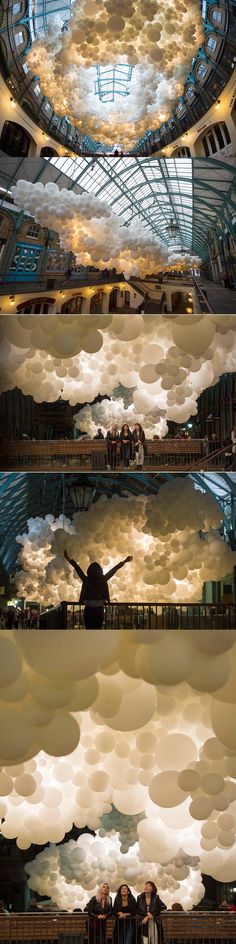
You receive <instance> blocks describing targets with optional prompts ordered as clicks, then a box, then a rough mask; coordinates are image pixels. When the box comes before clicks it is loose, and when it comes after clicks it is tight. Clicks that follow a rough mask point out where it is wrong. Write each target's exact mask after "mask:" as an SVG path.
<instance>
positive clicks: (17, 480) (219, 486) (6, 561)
mask: <svg viewBox="0 0 236 944" xmlns="http://www.w3.org/2000/svg"><path fill="white" fill-rule="evenodd" d="M180 475H181V478H186V477H187V473H180ZM174 477H175V476H174V474H173V473H168V472H165V473H156V474H155V475H153V474H152V475H151V474H147V473H146V474H145V473H144V474H143V475H142V476H140V475H139V474H138V473H136V474H135V473H129V474H126V473H121V474H120V475H119V476H117V475H116V474H114V475H112V473H110V474H109V475H107V474H104V475H103V474H102V473H100V474H99V475H96V474H94V473H91V474H87V475H82V476H75V475H73V474H70V473H67V474H65V475H64V476H63V474H61V475H60V474H58V473H55V474H53V473H50V474H46V473H37V472H36V473H34V475H31V474H29V473H25V472H24V473H17V472H13V473H7V472H1V473H0V535H1V551H0V562H1V565H2V568H3V570H5V571H6V573H11V571H13V570H14V569H15V567H16V561H17V556H18V553H19V549H20V546H19V544H17V542H16V537H17V535H18V534H23V533H24V532H25V531H26V527H27V519H28V518H30V517H36V516H37V515H40V516H42V517H44V516H45V515H46V514H49V513H50V514H54V515H56V516H57V515H60V514H62V511H63V492H65V506H64V510H65V514H67V515H69V516H71V515H72V514H73V510H74V509H73V506H72V503H71V498H70V495H69V492H68V489H67V486H68V485H69V484H70V483H72V481H74V480H75V478H76V480H77V481H78V479H81V480H82V484H83V485H84V484H86V485H89V486H91V485H92V487H93V489H94V497H93V500H95V501H96V500H98V498H99V496H100V495H104V494H106V495H107V496H108V497H110V496H111V495H112V494H113V493H114V492H115V493H117V494H119V495H123V496H125V495H128V494H130V495H140V494H155V493H156V492H158V491H159V489H160V488H161V486H162V485H163V483H164V482H165V481H166V480H167V479H172V478H174ZM191 478H192V479H193V481H194V484H195V487H196V488H200V489H201V491H203V492H205V491H208V492H210V493H211V495H212V496H213V497H214V498H215V499H216V500H217V501H218V502H219V504H220V506H221V508H222V518H223V516H224V521H225V526H226V529H227V530H228V531H229V530H230V520H229V514H227V510H228V508H230V506H231V501H232V499H233V498H236V474H235V473H223V474H222V473H220V474H218V473H214V472H211V473H198V472H196V473H193V474H191ZM63 483H64V485H66V488H65V489H64V487H63ZM183 514H184V512H183ZM183 520H184V519H183Z"/></svg>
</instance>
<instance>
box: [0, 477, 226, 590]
mask: <svg viewBox="0 0 236 944" xmlns="http://www.w3.org/2000/svg"><path fill="white" fill-rule="evenodd" d="M221 518H222V512H221V509H220V507H219V505H218V504H217V503H216V501H215V500H214V499H213V498H212V497H211V496H210V495H209V494H208V493H203V492H201V491H200V490H198V489H197V488H196V487H195V486H194V483H193V481H192V480H191V479H190V478H187V479H186V478H185V479H182V478H179V477H178V476H176V477H175V479H172V480H171V481H167V482H165V484H164V485H162V487H161V489H160V491H159V492H158V494H157V495H153V496H150V497H145V496H143V495H141V496H139V497H137V496H134V497H133V496H132V497H131V496H127V497H121V496H118V495H116V494H115V495H113V496H112V498H110V499H108V498H107V497H106V496H105V495H104V496H102V497H100V498H99V500H98V501H96V502H95V503H92V504H91V505H90V508H89V509H88V511H86V512H81V513H77V514H75V515H74V517H73V522H70V521H69V519H67V518H65V520H63V519H62V517H61V518H59V519H57V520H55V521H54V519H53V516H51V515H47V516H46V518H45V519H43V518H40V517H39V518H36V519H30V520H29V522H28V532H27V533H26V534H23V535H18V536H17V538H16V540H17V542H18V543H19V544H21V545H22V550H21V552H20V554H19V558H18V562H19V564H20V566H21V568H22V569H21V570H20V571H19V572H18V573H17V577H16V580H17V587H18V593H19V595H21V596H23V597H25V598H26V599H27V600H30V599H31V600H32V599H33V600H40V601H41V602H42V603H45V605H47V604H48V603H53V604H57V603H59V602H60V601H61V600H67V601H68V602H73V601H75V602H76V601H78V599H79V593H80V587H81V583H80V581H79V579H78V576H77V574H76V572H75V571H74V569H73V568H72V566H71V565H70V564H69V563H67V561H66V560H65V558H64V550H65V549H67V552H68V554H69V557H70V558H72V559H74V560H76V561H78V562H79V564H80V566H81V567H82V569H83V571H84V572H85V573H86V571H87V568H88V566H89V564H90V563H91V562H92V561H99V563H100V564H101V565H102V567H103V570H104V572H106V571H108V570H110V568H111V567H113V566H114V564H115V563H118V561H119V560H120V559H123V558H124V542H125V548H126V553H128V554H131V555H133V561H132V563H129V564H128V565H127V566H126V569H125V579H124V571H123V570H119V571H118V572H117V574H116V575H115V576H114V577H113V578H112V582H111V599H113V600H118V601H121V602H133V601H143V602H150V603H151V602H152V603H155V602H158V601H159V602H169V601H171V600H172V601H176V602H197V601H199V600H201V596H202V585H203V582H204V581H207V580H220V579H222V577H224V576H225V575H226V574H227V573H230V572H231V571H232V568H233V566H234V564H235V561H236V554H235V552H233V551H232V550H231V548H230V547H229V545H228V544H226V542H225V541H224V540H222V539H221V538H220V537H219V535H218V534H217V532H216V530H215V529H217V528H218V527H219V524H220V521H221ZM202 532H204V535H203V537H202V536H201V535H202Z"/></svg>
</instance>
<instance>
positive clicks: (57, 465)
mask: <svg viewBox="0 0 236 944" xmlns="http://www.w3.org/2000/svg"><path fill="white" fill-rule="evenodd" d="M3 425H4V424H3ZM146 452H147V454H146V455H145V459H144V466H145V468H146V469H147V470H149V471H152V470H154V471H166V470H167V469H168V471H170V472H181V471H189V470H190V469H191V470H192V468H200V469H204V468H207V469H211V468H213V469H215V468H217V469H220V468H224V467H225V456H226V454H227V456H228V458H227V463H228V464H229V463H230V447H229V448H227V449H226V448H225V447H224V448H222V450H221V451H217V452H216V451H215V452H214V453H212V452H211V453H210V454H209V455H206V442H205V441H204V440H201V439H193V440H188V439H186V440H185V439H164V440H163V441H161V440H158V439H153V440H151V439H147V440H146ZM0 461H1V469H2V471H7V472H8V471H11V469H16V470H18V471H28V470H29V471H40V470H44V469H47V470H53V469H62V468H63V469H68V470H71V469H73V470H74V471H81V472H89V471H93V470H95V471H97V470H99V471H105V470H106V468H107V463H108V456H107V444H106V440H105V439H104V440H103V439H101V440H93V439H75V440H63V439H59V440H55V439H52V440H47V439H46V440H27V441H23V440H15V441H13V440H4V441H2V442H1V443H0ZM116 468H117V470H118V471H122V470H123V469H124V464H123V462H122V459H121V456H120V447H119V446H118V447H117V461H116ZM128 470H130V471H133V472H135V470H136V466H135V464H134V461H133V460H130V461H129V465H128V469H127V471H128Z"/></svg>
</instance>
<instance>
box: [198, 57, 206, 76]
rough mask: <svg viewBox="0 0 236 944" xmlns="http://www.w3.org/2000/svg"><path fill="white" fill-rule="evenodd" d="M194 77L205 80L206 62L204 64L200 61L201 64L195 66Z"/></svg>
mask: <svg viewBox="0 0 236 944" xmlns="http://www.w3.org/2000/svg"><path fill="white" fill-rule="evenodd" d="M196 75H197V78H198V79H205V78H206V75H207V65H206V62H204V61H203V60H202V62H199V63H198V65H197V67H196Z"/></svg>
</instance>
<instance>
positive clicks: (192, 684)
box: [0, 630, 236, 911]
mask: <svg viewBox="0 0 236 944" xmlns="http://www.w3.org/2000/svg"><path fill="white" fill-rule="evenodd" d="M235 671H236V632H235V631H234V630H231V631H227V630H218V631H215V632H214V631H212V630H209V631H207V630H205V631H198V630H192V631H187V630H183V631H181V633H180V632H179V631H178V630H167V631H156V632H150V631H142V630H136V631H125V632H122V631H91V632H90V633H88V632H86V631H83V630H82V631H81V632H74V631H70V630H68V631H65V632H63V631H58V632H57V631H51V632H48V631H44V630H40V631H38V630H35V631H34V632H32V633H30V632H28V631H25V630H23V631H21V632H19V631H12V632H11V633H9V632H8V631H7V630H2V631H1V632H0V684H1V704H0V762H1V774H0V790H1V797H2V799H1V801H0V816H1V832H2V835H3V836H4V837H5V838H6V839H12V838H15V837H17V845H18V847H19V848H20V849H24V850H26V849H28V848H30V845H31V843H37V844H39V845H41V844H45V843H48V842H49V843H52V845H51V846H48V847H47V848H45V849H44V850H43V851H41V852H39V854H38V855H37V856H36V858H35V859H34V860H33V861H31V862H29V863H28V865H27V866H26V870H27V873H28V875H29V879H28V882H29V886H30V888H31V889H33V890H35V891H37V892H39V894H41V895H45V894H46V895H49V896H50V897H51V898H52V900H53V901H54V902H57V904H58V905H59V907H60V908H65V909H66V910H68V911H72V910H73V908H74V907H78V906H80V907H83V906H84V904H85V902H86V901H87V900H88V898H90V897H91V895H92V894H93V892H94V890H96V889H97V886H98V884H99V883H100V882H101V881H104V880H106V881H108V882H109V884H110V888H111V891H112V892H115V890H116V888H117V886H118V885H119V884H120V883H121V882H123V881H125V882H127V883H128V884H129V885H131V887H132V888H133V890H134V892H135V893H137V892H139V891H140V890H141V889H142V888H143V883H144V880H145V879H146V878H147V877H150V878H151V879H152V880H153V881H155V882H156V883H157V884H158V889H159V891H160V894H161V897H162V898H163V899H164V901H165V902H166V904H167V905H168V906H171V903H172V902H173V901H176V900H178V901H180V902H181V903H182V906H183V908H184V909H188V908H191V907H192V906H193V905H194V904H197V902H198V901H199V900H200V899H201V898H202V896H203V894H204V889H203V886H202V883H201V873H206V874H209V875H211V876H213V877H214V878H215V879H216V880H218V881H221V882H231V881H234V879H235V826H236V724H235V699H236V692H235ZM73 823H74V824H75V826H77V827H78V828H80V829H83V828H84V827H85V826H88V827H89V828H90V829H91V830H93V831H94V832H95V836H94V835H91V834H89V835H88V834H82V835H80V836H79V838H78V839H77V840H71V839H69V841H67V842H66V843H65V844H62V845H61V843H62V840H63V838H64V835H65V833H66V832H68V831H70V830H71V827H72V824H73ZM55 843H56V845H55Z"/></svg>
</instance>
